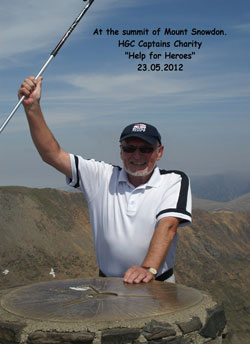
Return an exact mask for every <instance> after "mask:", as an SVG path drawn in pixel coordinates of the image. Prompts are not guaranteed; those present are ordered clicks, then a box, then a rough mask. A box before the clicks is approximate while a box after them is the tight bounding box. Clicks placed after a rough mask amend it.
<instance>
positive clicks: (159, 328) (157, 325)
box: [143, 320, 176, 340]
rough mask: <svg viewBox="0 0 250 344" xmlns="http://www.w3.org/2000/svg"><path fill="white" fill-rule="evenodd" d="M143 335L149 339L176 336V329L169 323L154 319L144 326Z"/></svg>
mask: <svg viewBox="0 0 250 344" xmlns="http://www.w3.org/2000/svg"><path fill="white" fill-rule="evenodd" d="M143 335H144V337H145V338H146V339H147V340H155V339H161V338H164V337H170V336H175V335H176V331H175V329H174V328H173V327H172V326H171V325H170V324H168V323H164V322H159V321H156V320H152V321H151V322H149V323H147V324H146V325H145V326H144V328H143Z"/></svg>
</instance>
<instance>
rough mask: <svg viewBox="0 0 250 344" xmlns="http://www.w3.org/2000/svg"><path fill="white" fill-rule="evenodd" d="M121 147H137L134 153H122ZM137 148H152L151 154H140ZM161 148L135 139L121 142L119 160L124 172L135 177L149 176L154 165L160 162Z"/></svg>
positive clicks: (158, 145) (157, 144)
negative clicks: (121, 162)
mask: <svg viewBox="0 0 250 344" xmlns="http://www.w3.org/2000/svg"><path fill="white" fill-rule="evenodd" d="M122 146H125V147H126V146H129V147H133V146H134V147H137V149H136V150H135V151H134V152H124V150H123V149H122ZM139 147H150V148H153V150H152V151H151V152H146V153H144V152H142V151H140V149H139ZM162 153H163V146H160V144H159V143H156V144H150V143H147V142H146V141H143V140H141V139H139V138H136V137H131V138H128V139H126V140H124V141H122V142H121V152H120V154H121V159H122V161H123V165H124V168H125V170H126V172H127V173H128V174H129V175H131V176H135V177H144V176H148V175H150V174H151V172H152V171H153V170H154V167H155V164H156V162H157V161H158V160H160V158H161V156H162Z"/></svg>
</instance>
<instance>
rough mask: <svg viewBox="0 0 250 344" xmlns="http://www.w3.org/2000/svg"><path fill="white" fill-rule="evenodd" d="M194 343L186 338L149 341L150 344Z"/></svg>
mask: <svg viewBox="0 0 250 344" xmlns="http://www.w3.org/2000/svg"><path fill="white" fill-rule="evenodd" d="M192 343H193V341H192V340H191V339H190V338H184V337H182V336H178V337H171V338H166V339H160V340H152V341H149V342H148V344H192Z"/></svg>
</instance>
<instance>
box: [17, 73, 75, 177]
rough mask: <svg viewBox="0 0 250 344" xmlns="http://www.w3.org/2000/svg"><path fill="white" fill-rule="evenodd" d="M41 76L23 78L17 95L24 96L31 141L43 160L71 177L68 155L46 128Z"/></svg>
mask: <svg viewBox="0 0 250 344" xmlns="http://www.w3.org/2000/svg"><path fill="white" fill-rule="evenodd" d="M41 85H42V77H40V78H38V79H37V80H36V79H35V78H34V77H33V76H30V77H28V78H27V79H25V80H24V82H23V83H22V85H21V87H20V89H19V91H18V97H19V98H21V97H22V96H25V99H24V100H23V106H24V109H25V112H26V116H27V119H28V123H29V127H30V133H31V136H32V139H33V142H34V144H35V146H36V148H37V150H38V152H39V154H40V156H41V157H42V159H43V161H45V162H46V163H47V164H49V165H51V166H53V167H55V168H56V169H57V170H58V171H60V172H62V173H64V174H65V175H66V176H68V177H69V178H72V172H71V165H70V156H69V154H68V153H67V152H65V151H64V150H63V149H62V148H61V147H60V145H59V144H58V142H57V141H56V139H55V137H54V136H53V134H52V132H51V131H50V129H49V128H48V126H47V124H46V122H45V119H44V117H43V114H42V110H41V107H40V98H41Z"/></svg>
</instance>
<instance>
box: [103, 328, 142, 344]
mask: <svg viewBox="0 0 250 344" xmlns="http://www.w3.org/2000/svg"><path fill="white" fill-rule="evenodd" d="M140 333H141V331H140V329H139V328H112V329H107V330H104V331H102V336H101V344H129V343H133V342H134V341H136V339H137V338H138V337H139V336H140Z"/></svg>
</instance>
